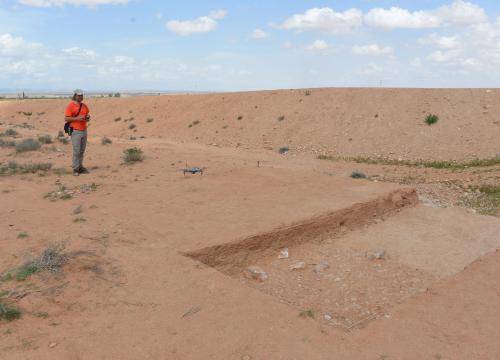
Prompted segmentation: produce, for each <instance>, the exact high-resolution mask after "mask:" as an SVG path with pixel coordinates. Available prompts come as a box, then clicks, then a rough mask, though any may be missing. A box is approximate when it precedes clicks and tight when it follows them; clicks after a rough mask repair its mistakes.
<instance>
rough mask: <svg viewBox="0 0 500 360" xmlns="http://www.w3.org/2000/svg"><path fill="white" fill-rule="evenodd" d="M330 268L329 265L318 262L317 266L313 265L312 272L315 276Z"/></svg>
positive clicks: (324, 262)
mask: <svg viewBox="0 0 500 360" xmlns="http://www.w3.org/2000/svg"><path fill="white" fill-rule="evenodd" d="M329 267H330V264H329V263H328V262H326V261H320V262H319V263H318V264H316V265H314V269H313V271H314V272H315V273H316V274H317V273H320V272H322V271H324V270H326V269H328V268H329Z"/></svg>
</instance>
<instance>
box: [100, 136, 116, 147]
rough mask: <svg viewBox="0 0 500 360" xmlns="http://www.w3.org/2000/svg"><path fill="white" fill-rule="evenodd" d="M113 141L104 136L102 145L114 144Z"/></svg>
mask: <svg viewBox="0 0 500 360" xmlns="http://www.w3.org/2000/svg"><path fill="white" fill-rule="evenodd" d="M112 143H113V141H112V140H111V139H109V138H107V137H106V136H104V137H103V138H102V139H101V144H102V145H109V144H112Z"/></svg>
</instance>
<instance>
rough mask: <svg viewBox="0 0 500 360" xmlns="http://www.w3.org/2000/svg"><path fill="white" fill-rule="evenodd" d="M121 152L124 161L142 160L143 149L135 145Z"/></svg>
mask: <svg viewBox="0 0 500 360" xmlns="http://www.w3.org/2000/svg"><path fill="white" fill-rule="evenodd" d="M123 153H124V157H123V158H124V160H125V162H126V163H134V162H138V161H142V160H144V153H143V151H142V150H141V149H139V148H137V147H133V148H130V149H127V150H125V151H124V152H123Z"/></svg>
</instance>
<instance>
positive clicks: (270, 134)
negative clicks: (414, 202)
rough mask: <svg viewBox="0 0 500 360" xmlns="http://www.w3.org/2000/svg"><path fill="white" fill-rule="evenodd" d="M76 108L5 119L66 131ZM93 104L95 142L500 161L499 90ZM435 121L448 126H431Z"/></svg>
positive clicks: (33, 108)
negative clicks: (65, 118) (156, 140)
mask: <svg viewBox="0 0 500 360" xmlns="http://www.w3.org/2000/svg"><path fill="white" fill-rule="evenodd" d="M66 103H67V100H37V101H33V100H27V101H7V102H6V101H4V102H0V121H3V122H11V123H16V124H21V123H23V122H26V123H28V124H30V125H34V126H35V127H36V128H37V129H39V130H45V131H51V132H56V131H58V130H60V129H59V128H60V127H61V123H62V114H63V110H64V107H65V105H66ZM88 104H89V105H90V108H91V112H92V115H93V121H92V126H91V134H92V135H98V136H103V135H106V136H109V137H125V138H128V137H136V138H139V137H141V136H144V137H147V138H150V137H161V138H168V139H172V140H176V141H182V142H198V143H202V144H212V145H217V146H221V147H239V148H244V149H269V150H274V151H277V150H279V149H280V148H283V147H288V148H289V149H290V152H291V153H292V154H293V153H303V152H306V153H312V154H314V155H319V154H329V155H334V156H343V157H344V156H348V157H358V156H363V157H384V158H392V159H405V160H408V159H434V160H444V159H446V160H465V159H473V158H492V157H495V156H497V155H498V153H500V147H499V145H498V138H499V137H500V119H499V118H498V116H497V114H498V113H499V112H500V90H498V89H495V90H486V89H314V90H310V91H305V90H282V91H262V92H244V93H221V94H205V95H179V96H156V97H131V98H99V99H91V100H89V101H88ZM26 114H31V115H30V116H28V115H26ZM428 114H436V115H437V116H438V117H439V121H438V122H437V123H436V124H434V125H432V126H428V125H427V124H426V123H425V121H424V120H425V117H426V116H427V115H428Z"/></svg>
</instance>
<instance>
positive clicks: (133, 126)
mask: <svg viewBox="0 0 500 360" xmlns="http://www.w3.org/2000/svg"><path fill="white" fill-rule="evenodd" d="M128 128H129V129H130V130H132V129H135V128H136V126H135V124H130V125H129V126H128Z"/></svg>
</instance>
